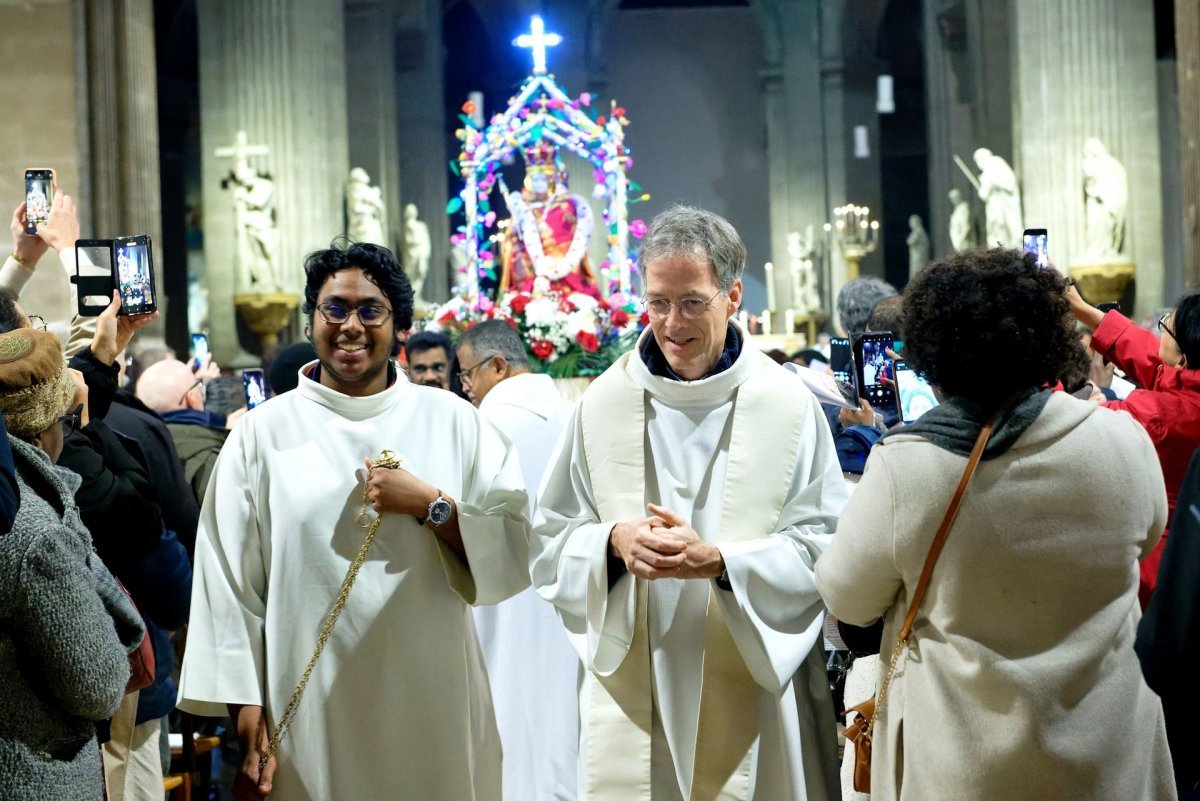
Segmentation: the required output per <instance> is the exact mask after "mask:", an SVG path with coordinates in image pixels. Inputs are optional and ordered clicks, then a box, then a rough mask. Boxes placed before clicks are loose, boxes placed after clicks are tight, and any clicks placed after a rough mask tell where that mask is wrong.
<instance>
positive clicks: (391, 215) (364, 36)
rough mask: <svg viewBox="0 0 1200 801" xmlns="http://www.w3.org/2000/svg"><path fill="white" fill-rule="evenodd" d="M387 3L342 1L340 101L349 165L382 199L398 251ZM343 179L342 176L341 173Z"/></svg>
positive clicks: (392, 40) (399, 208)
mask: <svg viewBox="0 0 1200 801" xmlns="http://www.w3.org/2000/svg"><path fill="white" fill-rule="evenodd" d="M393 29H394V22H393V17H392V10H391V3H388V2H383V1H382V0H347V2H346V107H347V110H348V112H349V115H348V125H347V130H348V136H349V147H350V166H351V167H362V168H363V169H364V170H366V171H367V173H368V174H369V175H370V176H371V181H372V183H374V184H376V185H378V186H379V188H380V190H382V192H383V200H384V203H386V204H387V220H386V225H387V235H388V241H387V242H386V243H385V244H387V246H388V247H389V248H391V249H392V252H393V253H395V254H396V257H397V258H399V257H400V244H401V236H402V226H403V222H402V218H403V205H404V204H403V200H402V196H403V192H402V190H401V187H400V133H399V130H398V129H397V126H396V68H395V63H396V58H395V46H396V37H395V35H394V34H393V32H392V31H393ZM343 180H344V179H343Z"/></svg>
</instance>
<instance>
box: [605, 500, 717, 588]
mask: <svg viewBox="0 0 1200 801" xmlns="http://www.w3.org/2000/svg"><path fill="white" fill-rule="evenodd" d="M646 509H647V510H648V511H649V512H650V516H649V517H645V518H642V519H641V520H628V521H626V522H623V523H618V524H617V525H615V526H613V530H612V534H611V535H610V537H609V541H610V542H611V544H612V552H613V554H614V555H615V556H617V557H618V558H620V559H621V561H622V562H624V563H625V568H626V569H627V570H628V571H629V572H630V573H632V574H633V575H635V576H637V577H638V578H644V579H650V580H655V579H660V578H680V579H710V578H716V577H718V576H720V575H721V572H722V571H723V570H724V569H725V560H724V559H723V558H722V556H721V551H720V550H719V549H718V548H717V546H715V545H713V544H712V543H710V542H706V541H704V540H702V539H701V538H700V535H699V534H697V533H696V530H695V529H694V528H692V526H691V524H690V523H688V522H687V521H686V520H684V519H683V518H681V517H680V516H678V515H676V514H675V513H674V512H672V511H671V510H669V509H666V508H664V507H661V506H656V505H655V504H648V505H647V506H646Z"/></svg>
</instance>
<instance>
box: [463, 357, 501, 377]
mask: <svg viewBox="0 0 1200 801" xmlns="http://www.w3.org/2000/svg"><path fill="white" fill-rule="evenodd" d="M495 355H496V354H495V353H493V354H492V355H491V356H488V357H487V358H485V359H481V360H479V361H477V362H475V364H473V365H472V366H470V367H468V368H467V369H466V370H459V371H458V383H460V384H469V383H471V373H474V372H475V371H476V370H478V369H479V368H480V367H483V366H484V365H485V364H487V363H488V362H490V361H491V360H492V357H493V356H495Z"/></svg>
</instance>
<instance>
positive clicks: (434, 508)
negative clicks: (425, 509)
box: [429, 498, 452, 526]
mask: <svg viewBox="0 0 1200 801" xmlns="http://www.w3.org/2000/svg"><path fill="white" fill-rule="evenodd" d="M451 511H452V507H451V506H450V501H448V500H446V499H445V498H438V499H437V500H436V501H434V502H433V503H431V504H429V522H431V523H433V524H434V525H435V526H440V525H441V524H442V523H445V522H446V521H447V520H449V519H450V512H451Z"/></svg>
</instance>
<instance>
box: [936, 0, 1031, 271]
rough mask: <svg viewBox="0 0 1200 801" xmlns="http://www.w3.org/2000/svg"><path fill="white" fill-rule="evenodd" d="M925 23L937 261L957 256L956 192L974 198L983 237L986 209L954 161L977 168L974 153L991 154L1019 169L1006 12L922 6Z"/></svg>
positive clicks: (965, 5)
mask: <svg viewBox="0 0 1200 801" xmlns="http://www.w3.org/2000/svg"><path fill="white" fill-rule="evenodd" d="M924 16H925V87H926V90H925V91H926V94H925V97H926V117H927V119H928V128H927V130H928V131H929V210H930V220H929V225H928V228H929V235H930V238H931V239H932V241H933V255H934V256H935V257H938V256H942V255H945V254H947V253H949V252H950V250H951V247H950V233H949V229H948V226H949V223H950V212H951V211H952V210H953V209H952V208H951V206H950V201H949V199H948V198H949V194H950V190H951V189H954V188H957V189H958V190H959V191H960V192H962V194H963V197H964V198H968V199H971V206H972V211H973V212H974V217H975V220H976V228H978V229H979V230H978V232H977V235H978V236H980V237H981V236H982V234H983V222H982V221H983V207H982V205H981V204H980V203H979V200H978V197H977V195H976V192H975V188H974V187H973V186H971V184H970V182H969V181H968V180H967V178H966V176H964V175H963V173H962V171H961V170H960V169H959V168H958V167H957V166H956V165H955V164H954V156H956V155H957V156H958V157H959V158H961V159H963V161H964V162H966V164H967V165H968V166H969V167H971V168H972V169H974V167H975V165H974V162H973V161H972V160H971V154H972V153H974V152H975V150H976V148H980V147H986V148H988V149H989V150H991V151H992V152H993V153H995V154H997V155H999V156H1002V157H1003V158H1004V159H1005V160H1006V161H1008V162H1009V163H1010V164H1011V163H1012V162H1013V143H1012V130H1013V126H1012V103H1011V100H1010V96H1011V95H1010V86H1009V77H1010V70H1009V48H1008V10H1007V6H1006V4H1005V3H997V2H994V0H992V1H991V2H989V0H924Z"/></svg>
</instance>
